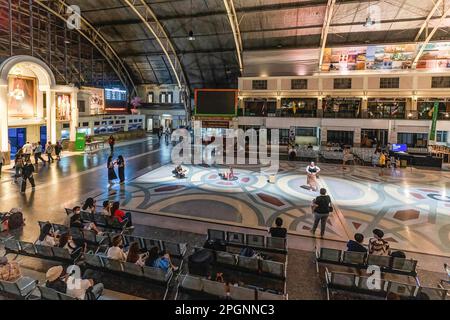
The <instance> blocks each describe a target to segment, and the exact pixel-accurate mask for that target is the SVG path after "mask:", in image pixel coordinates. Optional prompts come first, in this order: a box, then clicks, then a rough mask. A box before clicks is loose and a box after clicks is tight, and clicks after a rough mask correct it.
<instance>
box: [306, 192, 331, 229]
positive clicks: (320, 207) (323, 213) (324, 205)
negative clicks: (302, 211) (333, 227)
mask: <svg viewBox="0 0 450 320" xmlns="http://www.w3.org/2000/svg"><path fill="white" fill-rule="evenodd" d="M312 209H313V212H314V224H313V227H312V229H311V233H312V234H315V233H316V229H317V227H318V225H319V222H320V237H321V238H323V235H324V233H325V228H326V225H327V220H328V216H329V215H330V212H331V211H332V209H333V207H332V206H331V199H330V196H329V195H327V190H326V189H324V188H322V189H320V196H318V197H317V198H316V199H314V201H313V206H312Z"/></svg>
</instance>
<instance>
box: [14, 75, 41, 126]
mask: <svg viewBox="0 0 450 320" xmlns="http://www.w3.org/2000/svg"><path fill="white" fill-rule="evenodd" d="M35 111H36V79H35V78H28V77H22V76H10V77H9V78H8V116H10V117H22V118H32V117H34V116H35V113H36V112H35Z"/></svg>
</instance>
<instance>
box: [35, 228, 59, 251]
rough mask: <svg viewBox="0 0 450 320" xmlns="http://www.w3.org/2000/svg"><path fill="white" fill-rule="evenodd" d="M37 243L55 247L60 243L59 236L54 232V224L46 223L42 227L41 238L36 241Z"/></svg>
mask: <svg viewBox="0 0 450 320" xmlns="http://www.w3.org/2000/svg"><path fill="white" fill-rule="evenodd" d="M36 244H37V245H41V246H50V247H55V246H56V245H57V244H58V239H57V237H56V236H55V235H54V234H53V232H52V225H51V224H50V223H46V224H45V225H44V226H43V227H42V229H41V234H40V235H39V239H38V240H37V241H36Z"/></svg>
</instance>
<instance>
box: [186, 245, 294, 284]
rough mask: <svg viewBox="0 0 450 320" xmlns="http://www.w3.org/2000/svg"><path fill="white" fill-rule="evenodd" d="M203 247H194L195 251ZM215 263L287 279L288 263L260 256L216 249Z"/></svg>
mask: <svg viewBox="0 0 450 320" xmlns="http://www.w3.org/2000/svg"><path fill="white" fill-rule="evenodd" d="M201 249H203V248H194V250H195V251H198V250H201ZM214 256H215V263H216V264H218V265H222V266H225V267H227V268H230V269H236V270H242V271H247V272H252V273H255V274H259V275H261V276H267V277H273V278H277V279H282V280H284V279H286V264H285V263H281V262H277V261H272V260H267V259H262V258H259V257H245V256H241V255H239V254H235V253H230V252H225V251H215V254H214Z"/></svg>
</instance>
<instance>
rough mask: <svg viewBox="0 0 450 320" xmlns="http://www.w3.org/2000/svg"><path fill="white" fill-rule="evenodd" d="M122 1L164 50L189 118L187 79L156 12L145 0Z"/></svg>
mask: <svg viewBox="0 0 450 320" xmlns="http://www.w3.org/2000/svg"><path fill="white" fill-rule="evenodd" d="M124 2H125V3H126V4H127V5H128V6H129V7H130V9H131V10H132V11H133V12H134V13H135V14H136V15H137V16H138V17H139V18H140V19H141V21H142V22H143V23H144V25H145V27H146V28H147V29H148V31H150V33H151V34H152V35H153V36H154V37H155V40H156V41H157V42H158V44H159V46H160V47H161V49H162V51H163V52H164V55H165V57H166V58H167V61H168V63H169V66H170V69H172V71H173V74H174V75H175V78H176V82H177V84H178V87H179V88H180V90H181V91H183V92H184V93H185V94H186V98H185V99H184V102H185V108H186V114H187V118H188V120H189V119H190V115H191V107H190V86H189V83H188V80H187V76H186V72H185V70H184V69H183V65H182V64H181V61H180V59H179V58H178V54H177V51H176V49H175V46H174V45H173V43H172V40H171V39H170V37H169V35H168V34H167V32H166V30H165V29H164V27H163V26H162V24H161V22H160V21H159V20H158V18H157V17H156V14H155V13H154V12H153V10H152V8H150V6H149V5H148V4H147V2H146V1H145V0H124ZM186 38H187V35H186Z"/></svg>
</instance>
